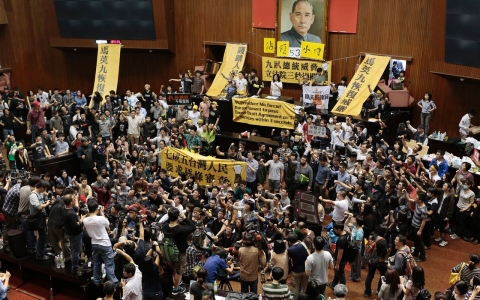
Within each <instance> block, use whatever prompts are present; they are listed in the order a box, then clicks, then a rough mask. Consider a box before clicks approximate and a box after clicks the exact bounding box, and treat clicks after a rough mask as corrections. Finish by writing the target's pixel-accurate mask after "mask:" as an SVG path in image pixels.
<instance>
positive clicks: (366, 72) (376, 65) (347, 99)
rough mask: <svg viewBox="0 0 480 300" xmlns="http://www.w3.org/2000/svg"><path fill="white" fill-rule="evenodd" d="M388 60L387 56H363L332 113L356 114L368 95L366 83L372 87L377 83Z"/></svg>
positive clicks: (360, 109)
mask: <svg viewBox="0 0 480 300" xmlns="http://www.w3.org/2000/svg"><path fill="white" fill-rule="evenodd" d="M389 62H390V57H388V56H376V55H367V56H365V59H364V60H363V62H362V63H361V64H360V66H359V67H358V70H357V72H355V75H354V76H353V78H352V81H350V83H349V84H348V86H347V89H346V90H345V91H344V92H343V94H342V97H340V99H339V100H338V101H337V104H336V105H335V107H334V108H333V110H332V113H337V114H342V115H350V116H358V115H359V114H360V112H361V111H362V106H363V102H365V100H367V98H368V96H370V92H369V90H368V85H369V84H370V86H371V87H372V88H374V87H375V86H376V85H377V83H378V80H380V77H381V76H382V74H383V72H384V71H385V68H386V66H387V65H388V63H389Z"/></svg>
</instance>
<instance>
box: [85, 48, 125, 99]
mask: <svg viewBox="0 0 480 300" xmlns="http://www.w3.org/2000/svg"><path fill="white" fill-rule="evenodd" d="M121 49H122V45H119V44H99V45H98V52H97V69H96V71H95V83H94V84H93V92H99V93H100V95H102V97H103V96H105V95H108V94H109V93H110V91H111V90H114V91H116V90H117V84H118V70H119V68H120V50H121ZM103 101H105V99H104V100H103ZM102 103H103V102H102ZM92 106H93V101H90V105H89V107H92Z"/></svg>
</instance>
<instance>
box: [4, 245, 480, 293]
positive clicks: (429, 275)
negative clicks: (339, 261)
mask: <svg viewBox="0 0 480 300" xmlns="http://www.w3.org/2000/svg"><path fill="white" fill-rule="evenodd" d="M409 244H411V242H409ZM478 249H479V248H478V245H477V246H474V245H472V244H471V243H467V242H465V241H463V240H455V241H452V240H449V244H448V245H447V246H446V247H439V246H438V245H437V243H435V242H433V243H432V248H431V249H430V250H427V261H425V262H422V263H420V264H419V265H420V266H422V267H423V268H424V269H425V274H426V276H425V277H426V288H427V289H428V290H429V291H430V293H431V294H432V295H433V294H434V293H435V292H436V291H445V289H446V288H447V287H448V279H449V275H450V270H451V269H452V267H454V266H455V265H457V264H458V263H460V262H466V261H468V256H469V254H470V253H473V252H477V251H479V250H478ZM2 271H3V270H2ZM366 273H367V270H362V281H361V282H352V281H348V280H347V287H348V289H349V295H348V297H349V298H350V299H361V298H364V297H363V291H364V284H365V277H366ZM332 278H333V271H332V270H329V279H330V280H331V279H332ZM347 278H348V274H347ZM378 278H379V274H378V273H376V274H375V279H374V283H376V282H377V280H378ZM46 280H48V279H47V278H43V279H40V278H38V279H37V278H35V279H34V280H32V281H30V282H28V283H27V284H24V285H22V286H20V287H19V286H18V285H19V284H20V280H19V277H18V276H17V274H15V272H12V278H11V283H10V286H11V287H12V289H11V291H10V293H9V294H8V298H9V299H22V300H30V299H48V298H49V290H48V289H46V288H45V286H46V284H45V282H44V281H46ZM231 284H232V287H233V289H234V291H240V283H239V282H231ZM17 288H19V291H17V290H16V289H17ZM78 289H79V288H76V287H72V286H70V287H68V286H65V288H64V289H63V290H61V291H60V292H59V294H57V295H55V297H54V298H53V299H55V300H70V299H78V297H76V296H75V295H76V294H77V293H78V291H79V290H78ZM20 290H21V291H23V293H22V292H20ZM259 291H261V285H260V284H259ZM25 292H26V293H28V294H25ZM325 297H326V298H327V299H328V297H332V298H333V294H332V291H331V290H330V289H328V288H327V291H326V295H325ZM176 298H177V297H176ZM180 299H181V298H180ZM369 299H378V297H377V296H376V295H375V294H374V295H372V296H370V298H369Z"/></svg>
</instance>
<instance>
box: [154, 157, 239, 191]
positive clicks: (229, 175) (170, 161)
mask: <svg viewBox="0 0 480 300" xmlns="http://www.w3.org/2000/svg"><path fill="white" fill-rule="evenodd" d="M161 155H162V169H165V170H167V172H168V173H169V174H170V176H172V178H174V177H177V176H178V174H180V173H184V174H185V175H186V176H187V177H188V176H190V175H193V176H195V182H196V183H197V184H198V185H201V186H205V185H207V184H211V183H212V181H213V180H215V181H216V182H223V181H224V180H225V179H228V180H229V181H230V182H232V183H233V182H239V181H240V180H245V179H246V177H247V167H246V163H245V162H243V161H230V160H228V159H219V158H214V157H211V156H203V155H200V154H198V153H192V152H189V151H188V150H184V149H177V148H173V147H166V148H165V149H163V150H162V153H161Z"/></svg>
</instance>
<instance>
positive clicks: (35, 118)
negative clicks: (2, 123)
mask: <svg viewBox="0 0 480 300" xmlns="http://www.w3.org/2000/svg"><path fill="white" fill-rule="evenodd" d="M46 110H47V107H46V106H40V107H39V109H38V111H36V110H35V109H33V108H32V109H31V110H30V111H29V112H28V115H27V121H29V122H30V124H32V125H36V126H37V127H38V128H45V111H46Z"/></svg>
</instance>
